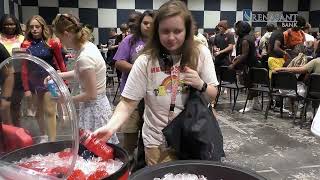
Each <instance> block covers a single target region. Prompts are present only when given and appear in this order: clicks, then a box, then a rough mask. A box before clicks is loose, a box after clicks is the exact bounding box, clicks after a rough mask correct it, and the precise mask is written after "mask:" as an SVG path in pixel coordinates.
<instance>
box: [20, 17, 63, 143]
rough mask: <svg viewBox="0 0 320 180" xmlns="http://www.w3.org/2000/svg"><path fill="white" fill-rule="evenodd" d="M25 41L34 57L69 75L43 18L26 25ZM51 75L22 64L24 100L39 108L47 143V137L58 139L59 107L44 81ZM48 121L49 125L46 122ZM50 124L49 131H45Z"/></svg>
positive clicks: (33, 66) (40, 127)
mask: <svg viewBox="0 0 320 180" xmlns="http://www.w3.org/2000/svg"><path fill="white" fill-rule="evenodd" d="M26 26H27V29H26V35H25V40H24V41H23V43H22V44H21V47H22V48H26V49H27V51H29V52H30V53H31V54H32V55H33V56H36V57H38V58H40V59H42V60H44V61H45V62H47V63H48V64H49V65H51V66H52V67H53V68H54V69H55V70H57V71H58V72H64V71H66V67H65V64H64V60H63V57H62V53H61V46H60V45H59V43H58V42H57V41H55V40H54V39H51V37H50V30H49V29H48V27H47V24H46V22H45V20H44V19H43V18H42V17H41V16H39V15H35V16H32V17H31V18H30V19H29V20H28V21H27V23H26ZM48 75H49V74H48V72H47V71H46V70H44V69H41V68H39V66H38V65H37V64H35V63H33V62H31V61H24V62H23V63H22V69H21V78H22V84H23V88H24V96H25V97H27V98H32V101H33V104H34V105H36V108H37V110H36V119H37V121H38V125H39V129H40V132H41V135H43V139H42V140H43V141H46V136H44V135H45V134H46V131H47V134H48V136H49V139H48V140H49V141H55V139H56V115H57V103H56V101H55V100H53V99H52V96H51V94H50V92H49V91H48V88H47V87H46V85H45V84H44V79H45V78H46V77H47V76H48ZM45 121H47V123H46V122H45ZM45 124H47V127H45Z"/></svg>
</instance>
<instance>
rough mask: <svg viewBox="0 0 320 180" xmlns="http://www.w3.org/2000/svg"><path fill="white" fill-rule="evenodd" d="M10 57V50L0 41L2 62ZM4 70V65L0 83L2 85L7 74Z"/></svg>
mask: <svg viewBox="0 0 320 180" xmlns="http://www.w3.org/2000/svg"><path fill="white" fill-rule="evenodd" d="M9 57H10V54H9V52H8V51H7V49H6V48H5V47H4V45H3V44H1V43H0V63H2V62H3V61H4V60H6V59H7V58H9ZM2 70H3V67H2V68H1V69H0V85H2V84H3V82H4V80H5V75H4V74H3V71H2Z"/></svg>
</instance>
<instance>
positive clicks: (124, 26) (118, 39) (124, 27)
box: [112, 23, 129, 83]
mask: <svg viewBox="0 0 320 180" xmlns="http://www.w3.org/2000/svg"><path fill="white" fill-rule="evenodd" d="M128 30H129V27H128V25H127V24H126V23H123V24H121V26H120V31H121V34H119V35H118V36H117V37H116V42H115V45H116V46H117V48H116V49H115V52H117V51H118V47H119V44H120V43H121V42H122V40H123V39H124V38H125V37H127V36H128ZM112 60H113V56H112ZM113 62H115V61H114V60H113ZM116 73H117V77H118V80H119V83H120V79H121V75H122V72H121V71H120V70H118V69H116Z"/></svg>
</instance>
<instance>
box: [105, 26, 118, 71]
mask: <svg viewBox="0 0 320 180" xmlns="http://www.w3.org/2000/svg"><path fill="white" fill-rule="evenodd" d="M117 36H118V35H117V32H116V29H114V28H111V29H110V31H109V39H108V42H107V44H105V45H101V47H107V48H108V52H107V59H106V63H107V64H108V65H109V66H111V68H112V69H113V68H114V61H113V56H114V55H115V54H116V52H117V49H118V45H116V39H117Z"/></svg>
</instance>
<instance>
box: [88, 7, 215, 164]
mask: <svg viewBox="0 0 320 180" xmlns="http://www.w3.org/2000/svg"><path fill="white" fill-rule="evenodd" d="M193 33H194V31H193V20H192V15H191V12H190V11H189V10H188V9H187V7H186V5H185V3H184V2H182V1H168V2H166V3H164V4H163V5H162V6H161V7H160V8H159V10H158V13H157V16H156V17H155V18H154V29H153V30H152V32H151V35H150V37H153V38H152V39H149V41H148V43H147V45H146V46H145V48H144V50H143V52H142V54H141V55H140V56H139V57H138V59H137V60H136V61H135V63H134V64H133V67H132V69H131V71H130V74H129V78H128V80H127V83H126V86H125V89H124V90H123V92H122V97H123V98H122V100H121V101H120V102H119V104H118V105H117V107H116V110H115V112H114V114H113V116H112V118H111V120H110V122H109V123H108V124H106V125H105V126H104V127H102V128H99V129H98V130H97V131H95V132H94V134H93V135H94V137H96V138H98V139H101V140H107V139H109V138H110V136H111V135H112V134H114V133H115V132H117V130H118V129H119V127H120V126H121V125H122V124H124V123H125V122H126V121H127V120H128V119H129V116H130V115H131V113H132V112H133V111H134V110H135V108H136V107H137V106H138V104H139V102H140V100H141V99H142V98H144V100H145V110H144V116H143V117H144V124H143V129H142V137H143V142H144V145H145V157H146V162H147V164H148V165H149V166H150V165H154V164H158V163H162V162H167V161H172V160H175V159H176V157H175V155H174V153H173V151H172V149H169V148H167V147H166V140H165V137H164V135H163V133H162V129H163V128H164V127H166V126H167V125H168V124H169V123H170V122H171V120H172V119H174V118H175V117H176V116H177V115H179V113H180V112H181V111H182V110H183V109H184V105H185V103H186V101H187V98H188V92H189V90H188V88H187V87H188V86H192V87H193V88H195V89H197V90H199V91H201V92H202V93H204V95H205V97H207V98H208V101H209V102H212V100H214V99H215V97H216V95H217V87H216V86H217V85H218V81H217V78H216V75H215V69H214V64H213V61H212V56H211V54H210V51H209V49H208V48H207V47H205V46H204V45H202V44H200V43H198V42H196V41H194V34H193ZM165 57H167V58H165ZM174 84H175V86H173V85H174ZM174 94H175V96H176V101H175V100H172V99H171V97H172V96H174ZM170 104H175V106H173V107H174V108H173V111H174V112H172V111H171V113H170V109H171V110H172V108H170Z"/></svg>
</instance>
